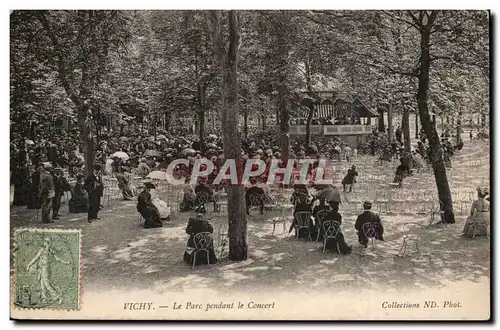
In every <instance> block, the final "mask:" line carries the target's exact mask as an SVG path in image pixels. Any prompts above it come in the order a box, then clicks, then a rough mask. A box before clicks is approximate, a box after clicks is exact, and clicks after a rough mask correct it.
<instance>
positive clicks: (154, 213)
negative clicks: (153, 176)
mask: <svg viewBox="0 0 500 330" xmlns="http://www.w3.org/2000/svg"><path fill="white" fill-rule="evenodd" d="M154 187H155V185H154V184H152V183H151V182H145V183H144V190H143V191H142V192H141V193H140V194H139V198H138V200H137V212H139V213H140V214H141V215H142V217H143V218H144V219H145V221H144V228H146V229H149V228H157V227H162V224H161V220H160V213H159V212H158V209H157V208H156V206H155V205H154V204H153V202H152V199H151V193H150V191H151V189H154Z"/></svg>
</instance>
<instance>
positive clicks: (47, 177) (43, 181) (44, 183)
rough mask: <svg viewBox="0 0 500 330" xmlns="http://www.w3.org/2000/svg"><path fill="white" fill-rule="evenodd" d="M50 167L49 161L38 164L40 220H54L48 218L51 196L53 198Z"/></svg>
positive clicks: (52, 180)
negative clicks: (40, 203)
mask: <svg viewBox="0 0 500 330" xmlns="http://www.w3.org/2000/svg"><path fill="white" fill-rule="evenodd" d="M50 169H52V164H51V163H44V164H42V165H41V166H40V199H41V201H42V222H43V223H52V222H54V221H53V220H52V219H51V218H50V206H51V202H52V198H54V195H55V192H54V179H53V178H52V175H51V174H50V173H49V172H48V171H49V170H50Z"/></svg>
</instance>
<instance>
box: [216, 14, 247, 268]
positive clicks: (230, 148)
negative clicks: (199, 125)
mask: <svg viewBox="0 0 500 330" xmlns="http://www.w3.org/2000/svg"><path fill="white" fill-rule="evenodd" d="M207 15H208V18H209V22H210V25H211V32H212V41H213V43H214V48H215V51H214V52H215V58H216V61H217V62H218V64H219V66H220V70H221V74H222V84H221V93H222V105H221V107H220V117H221V126H222V142H223V145H224V156H225V158H226V159H234V160H235V162H236V168H237V170H238V179H239V180H241V177H242V172H243V168H242V162H241V157H240V150H241V140H240V134H239V129H238V119H239V108H238V86H237V77H238V71H237V68H238V45H239V38H240V27H239V24H238V17H237V13H236V11H234V10H231V11H229V14H228V15H229V49H228V51H227V54H226V51H225V47H224V45H223V41H222V35H221V34H222V33H221V30H222V26H221V25H222V22H221V21H220V12H217V11H210V12H208V13H207ZM227 201H228V202H227V213H228V221H229V259H230V260H233V261H239V260H246V259H247V253H248V246H247V241H246V237H247V222H246V218H245V215H246V210H245V190H244V186H243V185H242V184H241V182H239V183H238V184H237V185H230V186H229V189H228V194H227Z"/></svg>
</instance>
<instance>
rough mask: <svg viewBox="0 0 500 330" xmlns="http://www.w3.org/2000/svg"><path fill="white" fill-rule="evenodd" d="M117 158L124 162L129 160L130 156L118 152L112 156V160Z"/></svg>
mask: <svg viewBox="0 0 500 330" xmlns="http://www.w3.org/2000/svg"><path fill="white" fill-rule="evenodd" d="M115 157H118V158H120V159H123V160H127V159H129V155H128V154H127V153H126V152H123V151H117V152H115V153H114V154H112V155H111V158H115Z"/></svg>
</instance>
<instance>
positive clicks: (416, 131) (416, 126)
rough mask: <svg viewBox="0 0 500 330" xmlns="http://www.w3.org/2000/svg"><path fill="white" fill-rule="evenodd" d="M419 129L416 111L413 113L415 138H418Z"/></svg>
mask: <svg viewBox="0 0 500 330" xmlns="http://www.w3.org/2000/svg"><path fill="white" fill-rule="evenodd" d="M419 133H420V132H419V129H418V113H415V139H418V138H419Z"/></svg>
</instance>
